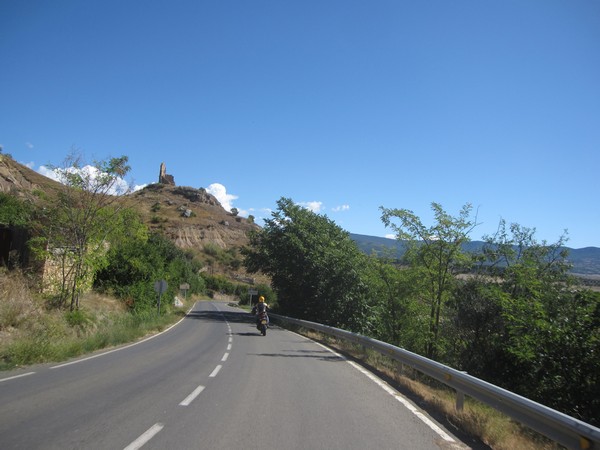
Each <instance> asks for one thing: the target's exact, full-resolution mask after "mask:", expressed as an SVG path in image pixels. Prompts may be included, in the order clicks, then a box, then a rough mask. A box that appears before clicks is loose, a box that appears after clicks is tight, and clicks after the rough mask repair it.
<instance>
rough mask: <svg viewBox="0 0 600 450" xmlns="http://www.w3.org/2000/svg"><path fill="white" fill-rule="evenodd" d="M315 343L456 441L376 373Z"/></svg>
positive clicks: (433, 428) (428, 424)
mask: <svg viewBox="0 0 600 450" xmlns="http://www.w3.org/2000/svg"><path fill="white" fill-rule="evenodd" d="M313 342H315V341H313ZM315 344H317V345H318V346H320V347H322V348H324V349H325V350H328V351H330V352H331V353H333V354H334V355H335V356H337V357H339V358H342V359H343V360H344V361H346V362H347V363H348V364H350V365H351V366H352V367H354V368H355V369H356V370H358V371H359V372H361V373H362V374H364V375H366V376H367V377H368V378H369V379H370V380H371V381H373V382H375V383H376V384H377V385H378V386H379V387H381V388H382V389H383V390H384V391H386V392H387V393H388V394H390V395H391V396H392V397H394V398H395V399H396V400H398V401H399V402H400V403H402V404H403V405H404V406H405V407H406V408H407V409H408V410H409V411H410V412H412V413H413V414H414V415H415V416H416V417H418V418H419V419H421V421H422V422H423V423H424V424H425V425H427V426H428V427H429V428H431V429H432V430H433V431H434V432H436V433H437V434H438V435H439V436H440V437H441V438H442V439H443V440H445V441H446V442H456V441H455V440H454V438H453V437H452V436H450V435H449V434H448V433H446V432H445V431H444V430H443V429H441V428H440V427H439V426H438V425H437V424H436V423H435V422H434V421H433V420H431V419H430V418H429V417H427V416H426V415H425V414H423V413H422V412H421V411H419V409H418V408H417V407H415V406H414V405H413V404H412V403H411V402H409V401H408V400H407V399H405V398H404V397H403V396H402V394H400V392H398V391H396V390H395V389H394V388H392V387H391V386H390V385H389V384H387V383H386V382H385V381H383V380H382V379H381V378H379V377H378V376H377V375H375V374H373V373H371V372H369V371H368V370H367V369H365V368H364V367H362V366H361V365H360V364H357V363H355V362H354V361H349V360H348V359H347V358H346V357H345V356H343V355H340V354H339V353H338V352H336V351H335V350H332V349H330V348H329V347H327V346H325V345H323V344H321V343H319V342H315Z"/></svg>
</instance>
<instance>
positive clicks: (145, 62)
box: [0, 0, 600, 248]
mask: <svg viewBox="0 0 600 450" xmlns="http://www.w3.org/2000/svg"><path fill="white" fill-rule="evenodd" d="M0 61H1V68H0V145H2V147H3V151H4V152H5V153H10V154H11V155H12V156H13V157H14V158H15V159H16V160H17V161H19V162H21V163H24V164H27V165H29V166H30V167H32V168H34V169H35V170H38V171H41V170H43V166H44V165H47V164H53V165H61V163H62V162H63V160H64V159H65V157H66V156H67V155H68V154H69V153H70V152H71V150H72V149H74V148H75V149H78V150H79V151H80V152H81V153H82V154H83V155H84V156H85V157H86V158H87V159H89V160H91V159H94V158H95V159H106V158H107V157H110V156H120V155H127V156H128V157H129V160H130V164H131V166H132V172H131V176H132V181H133V182H134V183H135V184H137V185H142V184H146V183H152V182H156V181H157V179H158V173H159V167H160V163H161V162H165V164H166V166H167V173H169V174H172V175H173V176H174V177H175V182H176V183H177V184H178V185H182V186H192V187H196V188H199V187H205V188H208V187H210V186H212V188H211V189H214V188H215V187H220V192H221V194H225V195H227V196H228V198H229V200H228V202H229V206H233V207H236V208H238V209H239V210H240V211H242V214H243V215H248V214H253V215H254V216H255V217H256V218H257V219H258V220H259V221H260V218H262V217H268V216H269V215H270V214H269V210H272V209H274V208H275V207H276V201H277V200H278V199H279V198H280V197H284V196H285V197H290V198H292V199H293V200H294V201H296V202H298V203H303V204H306V205H310V206H311V207H312V208H313V209H314V210H316V211H317V212H320V213H322V214H326V215H327V216H328V217H329V218H330V219H332V220H334V221H335V222H336V223H337V224H338V225H339V226H341V227H342V228H344V229H345V230H347V231H349V232H352V233H360V234H367V235H373V236H385V235H386V234H389V233H390V230H389V229H386V228H385V227H384V225H383V224H382V222H381V220H380V211H379V207H380V206H384V207H386V208H406V209H410V210H412V211H414V212H415V213H416V214H417V215H418V216H420V217H421V218H422V219H423V221H424V223H425V224H427V225H431V224H432V223H431V208H430V204H431V202H438V203H440V204H442V206H443V207H444V208H445V209H446V210H447V211H448V212H449V213H451V214H453V215H456V214H458V212H459V210H460V208H461V207H462V205H464V204H465V203H471V204H473V206H474V208H475V209H477V210H478V217H477V219H478V222H480V225H479V226H478V227H476V228H475V230H474V231H473V233H472V234H471V238H472V239H474V240H476V239H480V238H481V237H482V236H483V235H485V234H491V233H493V232H494V231H495V230H496V228H497V226H498V222H499V220H500V219H501V218H502V219H505V220H506V221H507V222H508V223H511V222H517V223H519V224H521V225H523V226H527V227H532V228H536V229H537V233H536V236H537V238H538V240H540V241H541V240H548V241H549V242H555V241H556V240H557V239H558V237H559V236H560V235H561V233H562V232H563V230H564V229H567V230H568V233H569V238H570V240H569V242H568V245H569V246H570V247H574V248H581V247H586V246H596V247H600V233H599V232H598V229H599V226H598V224H599V223H600V206H599V201H598V194H599V187H600V183H599V181H598V179H599V176H600V172H599V167H600V148H599V146H600V1H598V0H562V1H556V0H519V1H510V0H502V1H485V0H456V1H446V0H431V1H417V0H413V1H402V0H393V1H383V0H382V1H378V0H375V1H353V0H303V1H300V0H293V1H292V0H289V1H288V0H272V1H262V0H252V1H248V0H243V1H228V0H223V1H216V0H215V1H187V0H181V1H168V2H167V1H153V0H146V1H143V2H141V1H129V0H119V1H114V0H103V1H86V2H83V1H75V0H73V1H67V0H56V1H46V2H43V1H22V0H2V1H0ZM219 185H220V186H219ZM215 192H217V191H215ZM221 198H223V197H221ZM224 203H225V205H227V202H226V201H224Z"/></svg>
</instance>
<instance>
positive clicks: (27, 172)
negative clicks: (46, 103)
mask: <svg viewBox="0 0 600 450" xmlns="http://www.w3.org/2000/svg"><path fill="white" fill-rule="evenodd" d="M60 188H64V186H63V185H62V184H60V183H58V182H56V181H54V180H52V179H50V178H48V177H45V176H43V175H41V174H39V173H37V172H35V171H34V170H31V169H29V168H28V167H26V166H24V165H22V164H19V163H18V162H16V161H14V160H13V159H12V158H11V157H10V156H9V155H2V154H0V192H3V193H7V194H10V195H14V196H16V197H19V198H21V199H27V200H29V201H30V202H32V203H33V204H34V205H35V206H36V207H43V206H44V201H45V199H46V198H49V197H51V196H52V195H53V193H54V192H56V191H57V190H58V189H60ZM118 201H121V202H123V203H124V205H125V206H128V207H131V208H133V209H134V210H136V211H137V212H138V213H139V214H140V216H141V218H142V220H143V222H144V223H145V224H146V225H147V226H148V227H149V228H150V229H151V230H155V231H158V232H161V233H163V234H164V235H165V236H166V237H167V238H169V239H170V240H172V241H173V242H174V243H175V244H176V245H177V246H178V247H180V248H182V249H185V250H189V251H190V252H191V253H192V254H193V255H194V256H197V257H198V258H199V259H200V260H202V261H204V262H205V263H207V264H209V265H210V266H211V270H212V271H213V272H217V273H221V272H230V270H229V268H227V267H224V266H223V264H221V263H222V262H223V260H224V259H225V258H223V257H222V255H223V253H224V252H229V255H228V257H227V259H228V261H229V262H231V260H234V259H235V258H236V257H237V256H236V254H237V249H238V248H240V247H242V246H244V245H246V244H247V242H248V237H247V233H248V231H250V230H252V229H256V228H258V226H257V225H255V224H254V223H253V222H252V221H250V220H248V219H246V218H243V217H238V216H236V215H234V214H232V213H230V212H228V211H227V210H225V209H224V208H223V206H222V205H221V204H220V203H219V201H218V200H217V199H216V198H215V197H214V196H212V195H211V194H209V193H208V192H206V190H205V189H203V188H197V189H196V188H192V187H182V186H175V185H174V183H173V184H161V183H156V184H151V185H149V186H146V187H145V188H143V189H141V190H139V191H136V192H135V193H132V194H129V195H126V196H120V197H119V199H118ZM225 265H227V264H225ZM236 266H237V267H238V268H239V266H240V264H237V265H236Z"/></svg>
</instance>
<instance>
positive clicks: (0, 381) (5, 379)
mask: <svg viewBox="0 0 600 450" xmlns="http://www.w3.org/2000/svg"><path fill="white" fill-rule="evenodd" d="M34 373H35V372H27V373H22V374H21V375H15V376H14V377H8V378H2V379H1V380H0V383H2V382H3V381H8V380H14V379H15V378H21V377H26V376H28V375H33V374H34Z"/></svg>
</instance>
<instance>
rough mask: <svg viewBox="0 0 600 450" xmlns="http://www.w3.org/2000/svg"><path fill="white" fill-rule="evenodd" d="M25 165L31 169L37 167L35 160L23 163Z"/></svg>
mask: <svg viewBox="0 0 600 450" xmlns="http://www.w3.org/2000/svg"><path fill="white" fill-rule="evenodd" d="M23 165H24V166H25V167H29V168H30V169H33V168H34V167H35V163H34V162H33V161H31V162H28V163H23Z"/></svg>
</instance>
